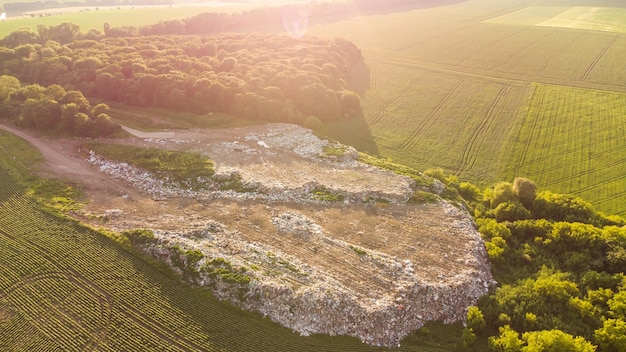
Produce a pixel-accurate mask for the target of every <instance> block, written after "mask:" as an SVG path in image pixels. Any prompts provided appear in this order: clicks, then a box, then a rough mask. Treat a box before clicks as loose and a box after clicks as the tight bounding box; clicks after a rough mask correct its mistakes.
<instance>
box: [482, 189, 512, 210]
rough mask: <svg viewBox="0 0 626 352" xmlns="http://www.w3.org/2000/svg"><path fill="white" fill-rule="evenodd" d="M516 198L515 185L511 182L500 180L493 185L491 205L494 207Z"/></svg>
mask: <svg viewBox="0 0 626 352" xmlns="http://www.w3.org/2000/svg"><path fill="white" fill-rule="evenodd" d="M514 199H515V194H514V193H513V185H512V184H511V183H509V182H499V183H497V184H496V185H495V186H494V187H493V193H492V194H491V198H490V199H485V200H489V201H490V206H491V208H492V209H494V208H495V207H497V206H498V205H500V204H501V203H504V202H510V201H513V200H514Z"/></svg>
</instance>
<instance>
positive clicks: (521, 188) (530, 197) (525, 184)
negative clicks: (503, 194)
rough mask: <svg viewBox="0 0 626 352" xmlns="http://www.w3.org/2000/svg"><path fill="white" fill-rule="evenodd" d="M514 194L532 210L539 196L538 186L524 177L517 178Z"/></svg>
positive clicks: (514, 184) (514, 182)
mask: <svg viewBox="0 0 626 352" xmlns="http://www.w3.org/2000/svg"><path fill="white" fill-rule="evenodd" d="M513 194H515V196H516V197H517V199H519V201H520V202H521V203H522V205H524V207H525V208H526V209H528V210H530V209H532V207H533V203H534V202H535V197H536V196H537V185H536V184H535V183H534V182H533V181H531V180H529V179H527V178H524V177H516V178H515V180H513Z"/></svg>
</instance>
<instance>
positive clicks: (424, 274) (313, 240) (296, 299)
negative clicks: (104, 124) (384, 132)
mask: <svg viewBox="0 0 626 352" xmlns="http://www.w3.org/2000/svg"><path fill="white" fill-rule="evenodd" d="M0 127H1V128H2V129H5V130H7V131H9V132H12V133H14V134H16V135H18V136H20V137H22V138H24V139H26V140H27V141H28V142H30V143H31V144H33V145H34V146H36V147H37V148H38V149H39V150H40V151H41V152H42V154H43V155H44V157H45V159H46V165H45V167H44V168H43V169H44V170H45V171H46V172H47V173H49V174H50V175H52V176H55V177H60V178H65V179H72V180H75V181H76V182H79V183H80V184H81V185H82V186H83V188H84V191H85V193H86V194H87V196H88V198H89V202H88V204H86V206H85V208H84V211H83V212H82V213H81V214H79V215H77V216H78V217H79V218H80V220H82V221H86V222H92V223H93V224H94V225H97V226H103V225H104V226H106V227H108V228H110V229H112V230H116V231H121V230H126V229H136V228H149V229H152V230H154V231H155V233H156V237H157V239H158V240H159V241H158V243H157V244H156V245H154V246H153V247H150V248H146V249H145V250H146V251H147V252H149V253H151V254H153V255H155V256H158V257H160V258H162V259H163V256H164V255H165V254H167V253H169V252H168V250H169V247H168V246H170V247H171V246H172V245H173V244H178V245H179V246H181V247H182V248H186V249H199V250H201V251H202V252H203V254H204V255H205V256H206V260H205V261H203V262H201V263H200V265H202V264H203V263H205V262H208V261H209V260H210V259H215V258H226V259H227V260H228V261H230V262H231V263H233V264H234V265H235V264H236V266H238V267H243V268H248V272H247V275H248V276H249V277H251V278H252V282H251V283H250V284H249V285H248V287H247V288H246V290H245V292H246V295H245V296H243V297H242V296H241V287H234V286H233V285H228V284H227V283H223V282H221V283H220V282H218V283H215V282H214V281H211V280H210V278H208V277H203V278H201V279H196V280H195V283H196V284H207V285H209V281H211V284H210V285H209V286H212V288H213V289H214V292H215V294H216V295H217V296H218V297H221V298H225V299H229V300H231V301H232V302H233V303H234V304H237V305H239V306H241V307H243V308H246V309H251V310H256V311H259V312H261V313H262V314H265V315H267V316H269V317H270V318H272V319H273V320H275V321H278V322H279V323H281V324H283V325H285V326H287V327H290V328H292V329H294V330H296V331H298V332H300V333H302V334H304V335H307V334H311V333H327V334H331V335H335V334H348V335H353V336H358V337H359V338H361V339H362V340H363V341H365V342H368V343H372V344H377V345H384V346H394V345H396V344H397V343H398V341H399V340H400V339H401V338H403V337H404V336H406V335H407V334H409V333H410V332H411V331H413V330H415V329H417V328H419V327H420V326H422V325H423V323H424V322H426V321H428V320H443V321H449V322H451V321H456V320H461V319H464V317H465V313H466V308H467V306H469V305H471V304H475V302H476V300H477V299H478V297H480V296H481V295H482V294H484V293H485V292H486V291H487V290H488V288H489V286H490V285H492V283H493V280H492V278H491V274H490V268H489V264H488V261H487V258H486V254H485V250H484V244H483V242H482V240H481V238H480V235H479V234H478V232H477V231H476V230H475V228H474V224H473V222H472V220H471V218H470V216H469V215H467V214H466V213H465V212H464V211H462V210H460V209H458V208H456V207H455V206H453V205H451V204H449V203H447V202H445V201H443V200H441V201H439V202H437V203H433V204H421V205H420V204H418V205H411V204H407V203H406V200H407V199H408V197H410V195H411V194H412V192H413V188H412V187H413V184H412V182H413V181H412V180H410V179H408V178H406V177H402V176H398V175H394V174H391V173H389V172H385V171H382V170H378V169H376V168H373V167H371V166H367V165H362V164H360V163H359V162H357V161H356V153H355V151H354V150H352V149H351V148H347V149H346V153H345V155H344V156H339V157H330V156H327V155H325V154H324V152H323V147H324V146H325V145H327V144H328V142H327V141H324V140H320V139H319V138H317V137H315V136H314V135H313V134H312V133H311V132H310V131H308V130H306V129H303V128H301V127H298V126H294V125H288V124H270V125H262V126H252V127H245V128H232V129H224V130H190V131H174V132H171V131H168V132H159V133H155V134H151V133H143V132H139V131H135V130H132V129H126V131H127V132H129V133H131V134H135V135H137V137H133V138H124V139H119V140H117V141H116V142H118V143H128V144H133V145H145V146H152V147H158V148H165V149H178V150H189V151H195V152H199V153H202V154H205V155H207V156H209V157H210V158H211V159H212V160H214V161H215V163H216V173H217V174H218V175H229V174H231V173H233V172H234V173H237V174H239V175H241V178H242V180H243V181H244V182H245V183H246V184H249V185H253V186H254V187H255V188H256V189H257V190H259V191H260V192H258V194H257V193H255V194H236V193H234V192H221V193H220V192H215V191H207V192H205V193H193V192H186V193H185V192H182V193H179V194H174V195H171V194H170V195H169V196H165V197H164V196H159V197H155V196H154V194H155V193H154V192H146V191H145V186H144V188H143V190H139V188H138V187H137V184H138V182H140V181H141V180H138V179H136V176H132V175H130V174H129V173H126V172H122V171H119V170H122V169H117V168H116V165H115V163H112V162H109V163H107V164H106V165H103V164H102V163H100V164H97V165H94V164H93V162H92V163H90V162H89V161H88V159H89V154H88V152H87V151H85V150H80V149H79V147H80V145H81V144H82V141H81V140H78V139H50V138H42V137H36V136H34V135H33V134H31V133H29V132H24V131H21V130H16V129H15V128H11V127H8V126H1V125H0ZM92 161H93V160H92ZM101 170H107V173H103V172H101ZM319 186H323V187H324V188H325V189H328V190H331V191H332V192H333V193H337V194H342V195H344V196H345V197H344V200H343V201H340V202H327V201H319V200H315V199H312V198H311V196H310V191H311V189H312V188H314V187H319ZM148 187H157V186H148ZM381 199H384V200H385V201H384V202H381V201H380V200H381ZM216 229H218V230H216ZM198 231H201V232H202V233H203V234H204V235H203V236H201V237H198V235H197V233H198ZM164 260H165V261H166V262H167V261H168V260H169V259H167V258H166V259H164ZM249 268H256V269H255V270H250V269H249Z"/></svg>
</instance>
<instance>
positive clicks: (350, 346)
mask: <svg viewBox="0 0 626 352" xmlns="http://www.w3.org/2000/svg"><path fill="white" fill-rule="evenodd" d="M0 149H1V150H3V153H2V154H0V165H2V167H0V267H1V268H2V270H0V350H2V351H34V350H37V351H85V350H90V351H337V352H340V351H376V350H381V349H378V348H375V347H372V346H367V345H364V344H362V343H360V342H359V341H358V340H357V339H354V338H346V337H329V336H312V337H301V336H298V335H297V334H294V333H293V332H291V331H290V330H288V329H286V328H282V327H280V326H278V325H277V324H274V323H272V322H270V321H269V320H267V319H263V318H262V317H260V316H258V315H255V314H252V313H247V312H244V311H241V310H239V309H236V308H233V307H231V306H229V305H228V304H226V303H224V302H220V301H217V300H215V299H214V298H212V297H211V296H210V294H209V292H208V291H206V290H202V289H198V288H191V287H189V286H188V285H186V284H182V283H181V282H180V281H178V280H177V279H175V278H174V275H173V274H172V273H171V272H170V271H169V270H168V269H166V268H162V269H160V270H159V269H157V268H158V266H154V264H150V263H148V262H146V261H144V260H143V259H141V258H140V257H139V256H137V255H135V254H133V253H132V252H129V251H128V250H125V249H124V248H123V246H122V245H120V243H118V242H121V243H123V239H120V238H119V237H118V239H117V241H118V242H116V241H115V240H114V239H115V238H116V237H115V236H112V237H106V236H104V235H103V234H101V233H99V232H96V231H93V230H90V229H88V228H85V227H83V226H82V225H79V224H77V223H76V222H74V221H71V220H66V219H63V218H59V217H58V216H55V215H52V214H50V213H47V212H44V211H42V210H41V209H40V208H38V206H37V205H36V204H35V203H34V202H33V201H32V199H31V198H29V197H28V196H26V195H25V194H24V193H23V192H24V191H23V188H22V187H21V186H20V185H18V184H17V183H16V182H15V177H19V176H20V175H26V174H27V173H28V171H27V169H25V168H24V166H23V163H25V162H30V161H29V159H30V158H31V157H32V156H33V155H36V152H33V149H32V147H29V146H28V145H26V143H25V142H23V141H22V140H20V139H18V138H16V137H13V136H10V135H7V134H6V133H4V132H2V133H0ZM4 151H6V152H7V153H5V152H4ZM413 339H414V338H413ZM385 350H386V349H385ZM398 350H400V351H438V350H437V349H436V348H429V347H411V346H407V347H404V348H401V349H398Z"/></svg>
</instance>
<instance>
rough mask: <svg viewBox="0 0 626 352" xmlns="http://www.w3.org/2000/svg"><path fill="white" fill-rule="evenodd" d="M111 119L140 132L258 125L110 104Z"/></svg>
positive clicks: (222, 116)
mask: <svg viewBox="0 0 626 352" xmlns="http://www.w3.org/2000/svg"><path fill="white" fill-rule="evenodd" d="M111 117H112V118H113V120H114V121H115V122H117V123H121V124H123V125H126V126H128V127H131V128H134V129H138V130H142V131H148V132H150V131H161V130H163V129H190V128H232V127H245V126H253V125H257V124H259V122H258V121H250V120H245V119H239V118H235V117H233V116H231V115H226V114H222V113H209V114H192V113H181V112H175V111H172V110H166V109H160V108H143V107H135V106H128V105H125V104H112V105H111Z"/></svg>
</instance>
